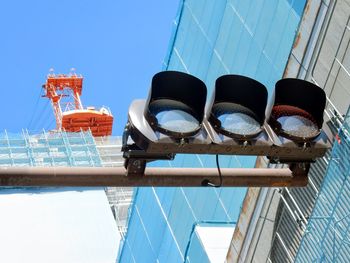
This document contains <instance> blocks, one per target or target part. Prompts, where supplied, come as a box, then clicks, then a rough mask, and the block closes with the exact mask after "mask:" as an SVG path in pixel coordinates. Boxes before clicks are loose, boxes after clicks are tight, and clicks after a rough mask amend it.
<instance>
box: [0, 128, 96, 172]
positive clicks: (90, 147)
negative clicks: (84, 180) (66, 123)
mask: <svg viewBox="0 0 350 263" xmlns="http://www.w3.org/2000/svg"><path fill="white" fill-rule="evenodd" d="M101 165H102V162H101V158H100V156H99V152H98V151H97V148H96V145H95V142H94V138H93V137H92V135H91V132H90V131H86V132H78V133H68V132H63V131H62V132H46V131H45V130H43V131H42V132H41V133H40V134H34V135H30V134H29V132H28V131H27V130H23V131H22V133H18V134H17V133H16V134H13V133H8V132H7V131H5V132H3V133H0V166H31V167H32V166H89V167H95V166H101Z"/></svg>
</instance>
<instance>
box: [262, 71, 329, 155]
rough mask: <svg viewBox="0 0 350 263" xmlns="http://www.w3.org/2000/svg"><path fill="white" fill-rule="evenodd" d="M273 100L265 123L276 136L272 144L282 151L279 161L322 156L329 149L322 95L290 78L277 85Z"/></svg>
mask: <svg viewBox="0 0 350 263" xmlns="http://www.w3.org/2000/svg"><path fill="white" fill-rule="evenodd" d="M273 97H274V98H273V103H272V106H271V107H270V109H269V111H270V115H269V118H268V121H267V122H268V124H269V126H270V128H271V129H272V130H273V132H274V135H277V136H274V138H273V140H274V144H275V145H276V146H277V147H279V148H280V149H281V153H280V155H281V156H279V157H280V159H284V160H288V159H290V158H293V159H295V158H298V157H299V159H300V160H303V159H310V157H311V158H315V157H321V156H323V155H324V154H325V151H326V150H327V149H328V144H327V136H326V135H325V133H324V132H323V131H322V125H323V111H324V108H325V105H326V95H325V92H324V91H323V90H322V89H321V88H320V87H318V86H316V85H314V84H312V83H310V82H307V81H304V80H300V79H291V78H289V79H281V80H279V81H278V82H277V83H276V85H275V92H274V96H273ZM297 149H300V151H298V150H297ZM295 150H296V151H295ZM293 152H294V153H295V155H293Z"/></svg>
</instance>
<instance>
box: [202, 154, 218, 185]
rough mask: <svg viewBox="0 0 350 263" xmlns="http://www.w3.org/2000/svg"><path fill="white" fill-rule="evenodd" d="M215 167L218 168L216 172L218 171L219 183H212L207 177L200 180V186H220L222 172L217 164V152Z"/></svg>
mask: <svg viewBox="0 0 350 263" xmlns="http://www.w3.org/2000/svg"><path fill="white" fill-rule="evenodd" d="M215 159H216V167H217V168H218V172H219V180H220V182H219V184H214V183H212V182H210V180H208V179H204V180H203V181H202V186H210V187H216V188H219V187H221V186H222V174H221V170H220V165H219V155H218V154H217V155H216V158H215Z"/></svg>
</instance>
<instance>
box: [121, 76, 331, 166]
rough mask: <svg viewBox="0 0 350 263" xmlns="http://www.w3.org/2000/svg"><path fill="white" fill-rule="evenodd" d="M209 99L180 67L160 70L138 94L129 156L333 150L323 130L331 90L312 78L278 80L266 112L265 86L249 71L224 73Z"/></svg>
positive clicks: (296, 154)
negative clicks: (145, 93) (248, 74)
mask: <svg viewBox="0 0 350 263" xmlns="http://www.w3.org/2000/svg"><path fill="white" fill-rule="evenodd" d="M206 98H207V90H206V86H205V84H204V83H203V82H202V81H201V80H200V79H198V78H196V77H194V76H192V75H190V74H186V73H183V72H177V71H163V72H159V73H157V74H156V75H155V76H154V77H153V79H152V84H151V89H150V92H149V96H148V99H147V100H135V101H133V102H132V104H131V106H130V108H129V115H128V117H129V118H128V124H127V126H126V130H125V133H124V140H123V150H124V156H125V157H126V158H133V156H134V157H135V156H138V157H137V158H143V159H145V160H155V159H171V158H173V157H174V155H175V154H177V153H192V154H226V155H233V154H235V155H261V156H267V157H269V158H270V159H271V160H273V161H276V162H286V163H292V162H310V161H313V160H314V159H315V158H317V157H322V156H323V155H324V153H325V151H326V150H327V149H328V145H327V138H326V137H325V136H324V133H323V132H322V124H323V111H324V107H325V94H324V91H323V90H322V89H321V88H319V87H317V86H316V85H313V84H311V83H309V82H307V81H304V80H298V79H282V80H280V81H278V82H277V83H276V89H275V93H274V97H273V103H271V106H270V107H268V109H267V111H266V105H267V98H268V94H267V90H266V88H265V86H264V85H263V84H261V83H259V82H258V81H256V80H253V79H251V78H248V77H245V76H240V75H224V76H221V77H219V78H218V79H217V80H216V82H215V89H214V92H213V95H212V97H211V98H210V100H209V101H208V102H206ZM265 112H266V113H267V114H266V115H267V118H265ZM291 123H292V124H293V125H294V126H295V123H297V124H298V125H299V124H300V123H301V124H303V126H302V128H303V130H302V131H307V132H308V133H307V134H306V135H305V134H304V135H300V134H301V133H300V132H299V131H298V129H296V131H295V127H294V126H293V125H292V126H293V127H294V128H293V127H292V128H293V129H294V130H293V129H290V124H291ZM288 125H289V126H288ZM309 126H311V128H310V127H309ZM298 127H301V126H300V125H299V126H298ZM298 127H297V128H298ZM298 132H299V133H298ZM129 137H130V138H131V139H132V142H131V143H130V142H129ZM135 149H136V150H135Z"/></svg>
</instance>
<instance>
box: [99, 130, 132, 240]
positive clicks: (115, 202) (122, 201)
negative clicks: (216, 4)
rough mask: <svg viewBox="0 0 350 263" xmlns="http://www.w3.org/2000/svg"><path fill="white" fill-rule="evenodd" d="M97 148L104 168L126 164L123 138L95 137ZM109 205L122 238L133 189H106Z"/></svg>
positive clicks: (125, 228) (124, 232) (125, 229)
mask: <svg viewBox="0 0 350 263" xmlns="http://www.w3.org/2000/svg"><path fill="white" fill-rule="evenodd" d="M95 143H96V148H97V150H98V152H99V155H100V158H101V164H102V166H103V167H120V166H123V164H124V159H123V154H122V152H121V147H122V138H121V137H115V136H106V137H95ZM105 191H106V194H107V197H108V201H109V204H110V206H111V209H112V212H113V215H114V218H115V220H116V222H117V226H118V230H119V233H120V234H121V235H122V237H124V236H125V234H126V231H127V218H128V213H129V207H130V205H131V204H132V197H133V188H131V187H106V188H105Z"/></svg>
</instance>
